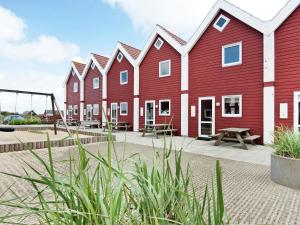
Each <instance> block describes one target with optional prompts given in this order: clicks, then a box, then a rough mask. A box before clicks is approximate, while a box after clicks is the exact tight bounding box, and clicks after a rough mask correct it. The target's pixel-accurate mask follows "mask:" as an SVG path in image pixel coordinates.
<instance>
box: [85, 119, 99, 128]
mask: <svg viewBox="0 0 300 225" xmlns="http://www.w3.org/2000/svg"><path fill="white" fill-rule="evenodd" d="M80 126H82V127H83V128H93V127H96V128H100V127H101V122H99V121H98V120H91V121H89V120H88V121H82V122H81V123H80Z"/></svg>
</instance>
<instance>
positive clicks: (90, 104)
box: [81, 53, 108, 122]
mask: <svg viewBox="0 0 300 225" xmlns="http://www.w3.org/2000/svg"><path fill="white" fill-rule="evenodd" d="M107 62H108V58H107V57H105V56H101V55H98V54H94V53H92V54H91V58H90V60H89V62H88V63H87V65H86V67H85V69H84V72H83V75H82V77H83V78H82V80H83V81H82V82H83V88H84V90H83V96H82V103H81V108H83V114H84V118H83V119H84V120H85V121H91V120H97V121H100V122H102V92H103V88H102V86H103V75H104V68H105V66H106V64H107Z"/></svg>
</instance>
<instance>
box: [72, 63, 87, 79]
mask: <svg viewBox="0 0 300 225" xmlns="http://www.w3.org/2000/svg"><path fill="white" fill-rule="evenodd" d="M72 62H73V64H74V66H75V67H76V69H77V71H78V72H79V74H80V76H81V75H82V73H83V71H84V68H85V63H80V62H75V61H72Z"/></svg>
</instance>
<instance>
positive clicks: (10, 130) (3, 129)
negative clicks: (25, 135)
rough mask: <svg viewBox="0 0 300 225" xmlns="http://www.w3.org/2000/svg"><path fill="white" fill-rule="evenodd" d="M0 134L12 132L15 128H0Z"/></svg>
mask: <svg viewBox="0 0 300 225" xmlns="http://www.w3.org/2000/svg"><path fill="white" fill-rule="evenodd" d="M0 131H1V132H14V131H15V128H13V127H0Z"/></svg>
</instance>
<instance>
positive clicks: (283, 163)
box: [271, 127, 300, 189]
mask: <svg viewBox="0 0 300 225" xmlns="http://www.w3.org/2000/svg"><path fill="white" fill-rule="evenodd" d="M273 148H274V152H273V153H272V155H271V180H272V181H274V182H276V183H278V184H281V185H284V186H287V187H290V188H295V189H300V172H299V171H300V134H299V133H296V132H294V131H293V130H291V129H290V128H286V127H279V128H277V129H276V131H275V132H274V142H273Z"/></svg>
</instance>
